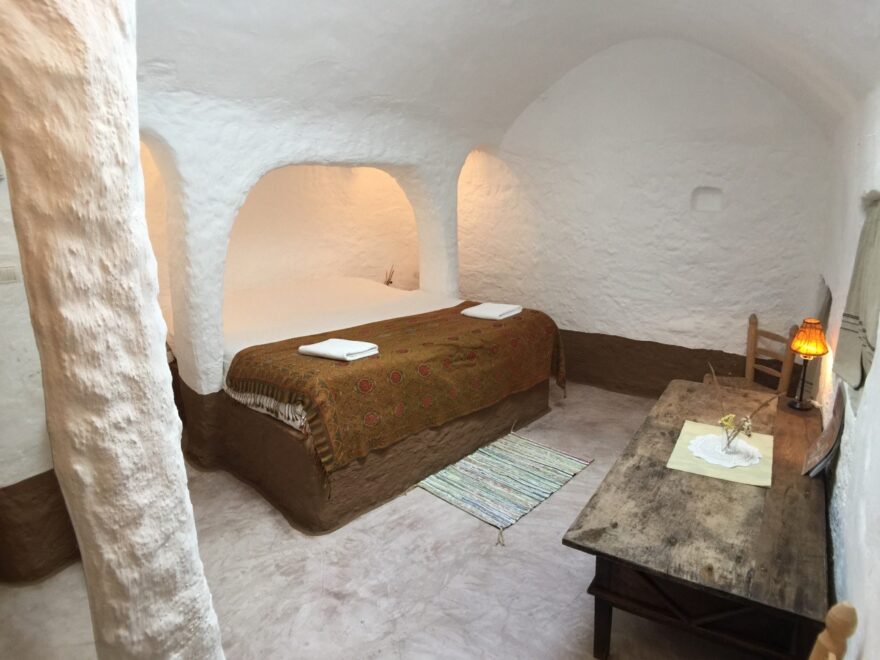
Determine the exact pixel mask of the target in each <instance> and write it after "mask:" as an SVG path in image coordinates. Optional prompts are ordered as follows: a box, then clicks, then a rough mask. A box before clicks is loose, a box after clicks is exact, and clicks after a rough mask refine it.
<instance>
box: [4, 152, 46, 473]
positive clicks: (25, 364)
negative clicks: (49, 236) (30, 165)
mask: <svg viewBox="0 0 880 660" xmlns="http://www.w3.org/2000/svg"><path fill="white" fill-rule="evenodd" d="M7 267H9V268H12V270H13V272H14V273H15V275H14V277H15V278H16V281H14V282H10V283H5V282H0V487H3V486H8V485H10V484H14V483H17V482H19V481H21V480H22V479H27V478H28V477H32V476H33V475H35V474H39V473H40V472H45V471H46V470H48V469H49V468H51V467H52V456H51V454H50V452H49V436H48V433H47V431H46V409H45V404H44V402H43V382H42V374H41V371H40V356H39V354H38V353H37V345H36V343H35V341H34V331H33V328H32V327H31V318H30V314H29V312H28V304H27V297H26V296H25V292H24V284H23V283H22V281H21V261H20V260H19V255H18V244H17V243H16V240H15V230H14V228H13V226H12V211H11V210H10V208H9V189H8V187H7V185H6V171H5V169H4V167H3V162H2V160H0V268H4V269H5V268H7ZM5 272H8V271H5Z"/></svg>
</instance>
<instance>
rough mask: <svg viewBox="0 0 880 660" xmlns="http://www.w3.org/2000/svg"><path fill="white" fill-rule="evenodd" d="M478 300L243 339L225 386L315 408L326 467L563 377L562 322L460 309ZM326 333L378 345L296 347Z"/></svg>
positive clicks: (238, 393) (239, 394) (271, 408)
mask: <svg viewBox="0 0 880 660" xmlns="http://www.w3.org/2000/svg"><path fill="white" fill-rule="evenodd" d="M475 304H477V303H474V302H465V303H462V304H461V305H458V306H456V307H451V308H448V309H442V310H438V311H435V312H428V313H426V314H418V315H416V316H406V317H403V318H397V319H390V320H387V321H380V322H377V323H368V324H366V325H361V326H357V327H354V328H349V329H346V330H334V331H333V332H327V333H322V334H318V335H312V336H309V337H299V338H296V339H287V340H284V341H279V342H274V343H271V344H263V345H260V346H252V347H250V348H246V349H244V350H242V351H240V352H239V353H238V354H237V355H236V356H235V358H234V359H233V361H232V364H231V365H230V367H229V372H228V374H227V376H226V391H227V392H228V393H229V394H230V395H232V396H233V397H234V398H236V399H238V400H239V401H251V402H257V403H258V405H256V406H254V407H258V408H260V409H262V410H263V411H265V412H270V413H273V414H275V416H277V417H279V418H280V419H284V420H285V421H288V423H291V422H295V421H296V420H297V414H296V412H295V411H304V410H308V409H315V408H317V410H318V412H319V415H320V420H321V422H322V423H323V425H324V428H325V431H326V432H325V433H322V434H320V436H321V437H320V442H316V445H315V449H316V451H317V453H318V456H319V458H320V460H321V462H322V464H323V466H324V469H325V470H326V471H327V472H332V471H334V470H338V469H339V468H341V467H344V466H345V465H347V464H348V463H350V462H351V461H354V460H356V459H358V458H363V457H364V456H366V455H367V454H368V453H369V452H370V451H372V450H374V449H378V448H382V447H388V446H390V445H392V444H394V443H396V442H398V441H400V440H402V439H404V438H405V437H407V436H409V435H412V434H413V433H417V432H419V431H422V430H424V429H426V428H430V427H435V426H440V425H442V424H444V423H446V422H449V421H451V420H453V419H455V418H457V417H461V416H464V415H467V414H470V413H472V412H475V411H477V410H481V409H483V408H486V407H488V406H491V405H493V404H495V403H498V402H499V401H501V400H502V399H504V398H506V397H508V396H510V395H511V394H515V393H517V392H522V391H524V390H527V389H529V388H531V387H534V386H535V385H537V384H539V383H540V382H542V381H544V380H547V379H548V378H549V377H551V376H554V377H555V379H556V383H557V384H558V385H559V386H560V387H565V368H564V360H563V355H562V347H561V343H560V338H559V330H558V328H557V327H556V324H555V323H554V322H553V320H552V319H551V318H550V317H549V316H547V315H546V314H544V313H542V312H538V311H535V310H531V309H525V310H523V311H522V313H521V314H518V315H517V316H513V317H511V318H509V319H504V320H502V321H487V320H482V319H473V318H469V317H466V316H463V315H462V314H461V310H462V309H465V308H466V307H470V306H473V305H475ZM330 337H340V338H344V339H353V340H361V341H369V342H373V343H375V344H378V346H379V354H378V355H376V356H373V357H371V358H366V359H363V360H358V361H355V362H337V361H334V360H326V359H322V358H315V357H307V356H304V355H300V354H299V353H298V352H297V348H299V346H300V345H302V344H312V343H315V342H319V341H323V340H324V339H329V338H330ZM259 402H262V403H261V404H260V403H259ZM279 410H287V411H288V413H287V414H285V415H280V414H277V413H278V411H279ZM291 411H293V412H291ZM304 418H305V414H304V413H303V414H302V419H301V420H300V421H304ZM302 430H304V431H305V432H306V433H308V428H303V429H302Z"/></svg>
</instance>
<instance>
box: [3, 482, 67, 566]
mask: <svg viewBox="0 0 880 660" xmlns="http://www.w3.org/2000/svg"><path fill="white" fill-rule="evenodd" d="M77 557H79V548H78V547H77V544H76V536H75V534H74V532H73V525H72V524H71V522H70V516H69V515H68V513H67V507H66V506H65V504H64V498H63V497H62V495H61V488H60V487H59V485H58V479H56V478H55V471H54V470H49V471H47V472H43V473H41V474H38V475H36V476H33V477H30V478H28V479H25V480H24V481H19V482H18V483H15V484H12V485H10V486H5V487H3V488H0V581H3V582H27V581H31V580H39V579H40V578H43V577H46V576H47V575H49V574H50V573H52V572H54V571H56V570H58V569H59V568H61V567H63V566H65V565H67V564H68V563H70V562H72V561H73V560H75V559H76V558H77Z"/></svg>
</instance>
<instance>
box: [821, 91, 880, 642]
mask: <svg viewBox="0 0 880 660" xmlns="http://www.w3.org/2000/svg"><path fill="white" fill-rule="evenodd" d="M835 165H836V172H837V175H838V176H837V181H836V184H837V185H836V186H835V189H836V194H835V200H836V203H835V214H834V216H833V222H832V224H831V225H830V227H829V236H828V245H829V247H830V249H829V251H828V254H827V260H828V265H827V268H828V273H829V282H830V283H831V287H832V292H833V294H834V307H833V309H832V314H831V321H830V324H829V325H830V328H829V337H830V339H831V343H832V346H834V345H836V342H837V335H838V331H839V328H840V318H841V314H842V312H843V307H844V305H845V302H846V295H847V290H848V288H849V281H850V276H851V274H852V267H853V261H854V259H855V253H856V247H857V245H858V239H859V234H860V232H861V228H862V224H863V222H864V219H865V213H864V210H863V207H862V203H861V197H862V195H863V194H864V193H865V192H868V191H870V190H880V88H878V89H877V90H876V91H875V92H874V93H873V94H870V95H869V96H868V97H867V98H866V99H865V101H864V103H863V104H862V106H861V107H860V108H859V109H858V110H857V111H856V112H855V113H853V116H852V117H851V118H850V119H849V120H848V121H846V122H844V123H843V124H841V126H840V128H839V130H838V132H837V135H836V149H835ZM832 357H833V353H832V355H831V356H829V357H828V358H825V361H824V364H823V375H824V379H823V384H824V385H825V387H824V392H825V396H824V403H825V404H826V405H825V408H826V415H827V414H828V412H829V409H830V403H831V400H832V394H833V391H834V387H835V386H837V383H836V382H835V381H836V380H837V379H835V378H833V376H832V374H831V363H832ZM844 425H845V426H844V434H843V439H842V442H841V449H840V459H839V462H838V465H837V467H836V472H835V474H836V483H835V487H834V491H833V494H832V499H831V506H830V510H829V518H830V527H831V537H832V546H833V557H834V578H835V584H836V588H837V592H838V595H839V596H840V598H841V599H846V600H850V601H852V602H853V603H855V605H856V606H857V608H858V610H859V619H860V622H859V629H858V631H857V633H856V637H855V639H854V640H853V644H852V646H851V651H850V653H849V654H848V657H853V658H875V657H880V632H878V631H880V591H878V589H877V585H878V584H880V481H878V479H877V475H878V474H880V364H878V363H877V362H876V361H875V363H874V366H873V368H872V370H871V372H870V374H869V376H868V380H867V383H866V384H865V387H864V389H863V391H862V393H861V396H860V398H859V401H858V408H857V409H856V410H853V408H852V407H848V408H847V411H846V418H845V420H844Z"/></svg>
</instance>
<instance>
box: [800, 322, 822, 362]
mask: <svg viewBox="0 0 880 660" xmlns="http://www.w3.org/2000/svg"><path fill="white" fill-rule="evenodd" d="M791 350H793V351H794V352H795V353H797V354H798V355H800V356H801V357H802V358H804V359H806V360H810V359H812V358H814V357H820V356H822V355H825V354H826V353H827V352H828V342H827V341H825V331H824V330H823V329H822V324H821V323H820V322H819V319H804V322H803V323H801V327H800V328H798V331H797V333H796V334H795V336H794V339H792V340H791Z"/></svg>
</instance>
